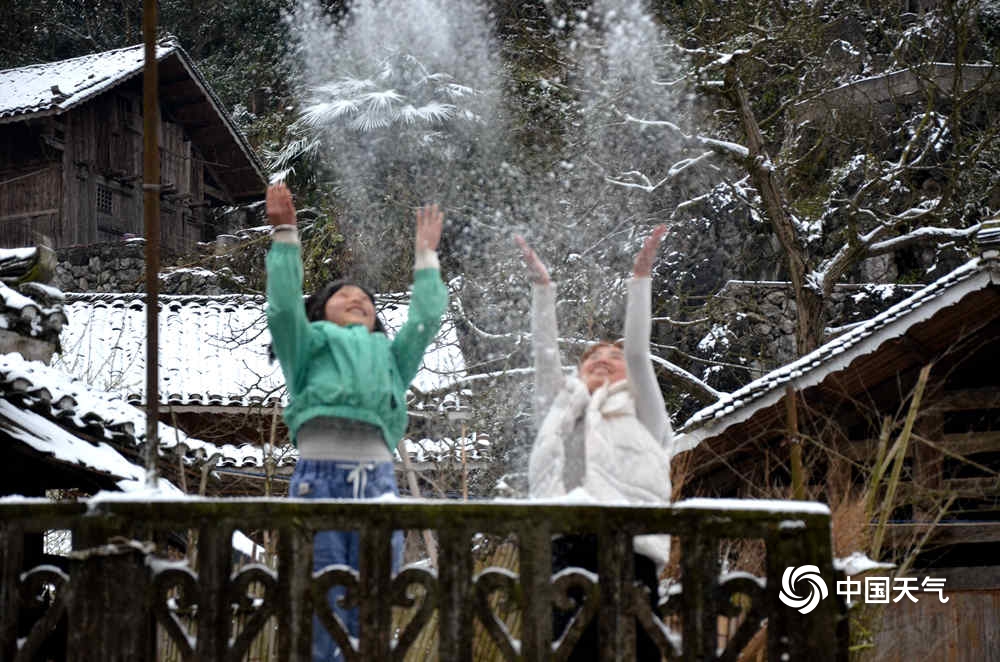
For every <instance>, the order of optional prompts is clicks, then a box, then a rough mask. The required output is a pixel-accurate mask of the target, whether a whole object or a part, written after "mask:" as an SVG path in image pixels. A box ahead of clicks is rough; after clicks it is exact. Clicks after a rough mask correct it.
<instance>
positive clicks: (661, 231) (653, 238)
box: [632, 225, 667, 278]
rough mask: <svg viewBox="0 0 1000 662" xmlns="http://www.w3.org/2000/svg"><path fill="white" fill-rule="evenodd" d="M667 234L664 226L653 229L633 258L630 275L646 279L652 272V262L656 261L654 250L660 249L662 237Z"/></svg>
mask: <svg viewBox="0 0 1000 662" xmlns="http://www.w3.org/2000/svg"><path fill="white" fill-rule="evenodd" d="M666 233H667V226H666V225H657V226H656V227H655V228H653V233H652V234H650V235H649V236H648V237H646V241H645V242H643V244H642V248H641V249H639V254H638V255H636V256H635V266H634V267H633V268H632V275H633V276H635V277H636V278H648V277H649V274H650V273H651V272H652V270H653V262H654V261H655V260H656V249H658V248H659V247H660V241H662V240H663V235H665V234H666Z"/></svg>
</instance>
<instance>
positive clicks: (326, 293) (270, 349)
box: [267, 278, 385, 363]
mask: <svg viewBox="0 0 1000 662" xmlns="http://www.w3.org/2000/svg"><path fill="white" fill-rule="evenodd" d="M348 285H351V286H353V287H356V288H358V289H359V290H361V291H362V292H364V293H365V295H367V297H368V299H369V300H370V301H371V302H372V306H374V305H375V295H374V294H372V293H371V290H369V289H368V288H367V287H365V286H364V285H361V284H359V283H355V282H354V281H353V280H348V279H346V278H341V279H339V280H334V281H330V282H329V283H327V284H326V285H324V286H323V287H321V288H319V289H318V290H316V291H315V292H313V293H312V294H310V295H309V296H308V297H307V298H306V300H305V304H304V305H305V307H306V319H308V320H309V321H310V322H321V321H323V320H325V319H326V302H327V301H329V300H330V297H332V296H333V295H334V294H336V292H337V290H339V289H341V288H342V287H347V286H348ZM376 331H378V332H380V333H385V325H384V324H382V320H381V319H379V316H378V313H375V324H374V325H373V328H372V332H373V333H374V332H376ZM267 356H268V359H269V360H270V361H271V362H272V363H273V362H274V359H275V354H274V343H270V344H269V345H268V346H267Z"/></svg>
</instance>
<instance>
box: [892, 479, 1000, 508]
mask: <svg viewBox="0 0 1000 662" xmlns="http://www.w3.org/2000/svg"><path fill="white" fill-rule="evenodd" d="M925 496H955V497H957V498H959V499H987V498H994V497H996V496H1000V477H986V478H950V479H948V480H944V481H942V482H941V486H940V487H939V488H937V489H933V490H932V489H930V488H927V487H924V486H921V485H914V484H913V483H911V482H901V483H900V484H899V492H898V497H899V501H900V502H903V503H907V502H909V501H911V500H912V499H915V498H923V497H925Z"/></svg>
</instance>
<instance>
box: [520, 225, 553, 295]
mask: <svg viewBox="0 0 1000 662" xmlns="http://www.w3.org/2000/svg"><path fill="white" fill-rule="evenodd" d="M514 241H516V242H517V245H518V246H520V247H521V254H522V255H523V256H524V266H525V267H526V268H527V270H528V278H529V279H530V280H531V282H532V283H537V284H538V285H547V284H548V283H549V270H548V269H546V268H545V265H544V264H542V261H541V260H540V259H538V256H537V255H535V251H533V250H531V246H529V245H528V242H526V241H525V240H524V237H522V236H521V235H519V234H516V235H514Z"/></svg>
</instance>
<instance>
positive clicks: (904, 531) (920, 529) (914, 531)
mask: <svg viewBox="0 0 1000 662" xmlns="http://www.w3.org/2000/svg"><path fill="white" fill-rule="evenodd" d="M932 527H933V532H932V533H931V535H930V538H928V543H929V544H933V545H957V544H960V543H989V542H1000V522H940V523H938V524H936V525H934V524H931V523H920V522H913V523H906V524H889V525H888V526H887V531H886V533H887V536H888V540H889V544H890V545H891V546H893V547H898V546H903V545H909V544H912V543H914V542H916V541H918V540H919V539H920V538H922V537H923V535H924V534H925V533H927V531H928V530H929V529H931V528H932Z"/></svg>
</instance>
